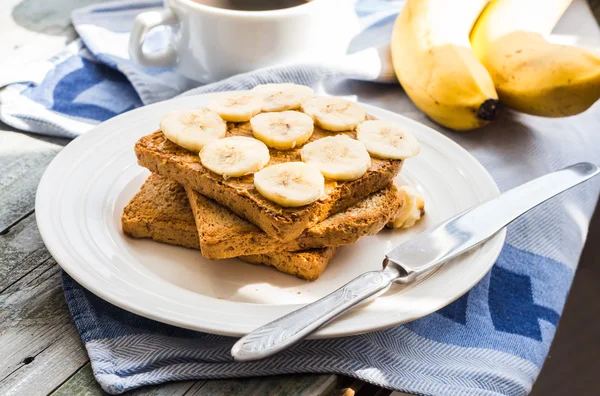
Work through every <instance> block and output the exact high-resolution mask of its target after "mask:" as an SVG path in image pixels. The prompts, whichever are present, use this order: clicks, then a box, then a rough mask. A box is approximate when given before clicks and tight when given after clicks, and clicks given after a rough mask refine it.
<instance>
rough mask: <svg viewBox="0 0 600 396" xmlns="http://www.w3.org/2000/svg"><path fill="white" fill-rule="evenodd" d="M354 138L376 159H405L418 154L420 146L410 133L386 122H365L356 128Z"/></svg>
mask: <svg viewBox="0 0 600 396" xmlns="http://www.w3.org/2000/svg"><path fill="white" fill-rule="evenodd" d="M356 131H357V134H356V138H357V139H358V140H359V141H361V142H362V144H364V145H365V147H366V148H367V151H368V152H369V153H370V154H371V155H372V156H373V157H377V158H383V159H406V158H409V157H414V156H415V155H417V154H419V151H420V145H419V141H418V140H417V138H416V137H415V136H414V135H413V134H412V132H410V131H408V130H405V129H401V128H400V127H398V126H397V125H394V124H392V123H391V122H388V121H365V122H363V123H362V124H360V125H359V126H358V128H357V130H356Z"/></svg>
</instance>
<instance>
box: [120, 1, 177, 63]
mask: <svg viewBox="0 0 600 396" xmlns="http://www.w3.org/2000/svg"><path fill="white" fill-rule="evenodd" d="M176 23H177V17H176V16H175V14H173V12H172V11H171V10H169V9H164V10H161V11H148V12H142V13H141V14H139V15H138V16H137V17H136V18H135V21H134V22H133V28H132V30H131V35H130V36H129V56H130V57H131V59H132V60H133V61H134V62H135V63H137V64H139V65H141V66H155V67H169V66H173V65H174V64H175V61H176V60H177V51H176V50H175V48H174V47H173V45H172V44H169V45H168V46H167V47H166V48H164V49H162V50H160V51H158V52H152V53H146V52H144V50H143V49H142V47H143V45H144V41H145V40H146V36H147V35H148V32H149V31H150V30H151V29H152V28H155V27H157V26H160V25H174V24H176Z"/></svg>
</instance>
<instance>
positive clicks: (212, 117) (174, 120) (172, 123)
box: [160, 109, 227, 153]
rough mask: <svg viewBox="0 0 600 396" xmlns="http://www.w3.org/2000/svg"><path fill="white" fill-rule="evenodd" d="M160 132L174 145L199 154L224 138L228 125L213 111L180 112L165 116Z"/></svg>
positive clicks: (161, 122)
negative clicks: (212, 143)
mask: <svg viewBox="0 0 600 396" xmlns="http://www.w3.org/2000/svg"><path fill="white" fill-rule="evenodd" d="M160 130H161V131H162V133H163V134H164V135H165V136H166V137H167V139H169V140H170V141H172V142H173V143H175V144H177V145H179V146H181V147H183V148H186V149H188V150H190V151H194V152H196V153H198V152H200V150H202V147H204V145H206V144H207V143H209V142H211V141H213V140H216V139H221V138H222V137H224V136H225V133H226V132H227V124H226V123H225V121H223V119H221V117H219V115H218V114H217V113H215V112H214V111H212V110H208V109H195V110H180V111H173V112H171V113H168V114H167V115H165V116H164V117H163V119H162V120H161V121H160Z"/></svg>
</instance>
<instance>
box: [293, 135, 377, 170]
mask: <svg viewBox="0 0 600 396" xmlns="http://www.w3.org/2000/svg"><path fill="white" fill-rule="evenodd" d="M300 155H301V156H302V161H304V162H306V163H308V164H314V165H316V166H317V167H318V168H319V170H320V171H321V173H322V174H323V176H325V177H326V178H328V179H333V180H354V179H358V178H359V177H361V176H362V175H364V174H365V172H366V171H367V169H369V167H370V166H371V157H370V156H369V153H368V152H367V150H366V149H365V146H363V144H362V143H361V142H359V141H357V140H354V139H352V138H350V137H348V136H346V135H337V136H329V137H326V138H322V139H319V140H315V141H314V142H310V143H308V144H307V145H306V146H304V147H302V150H301V151H300Z"/></svg>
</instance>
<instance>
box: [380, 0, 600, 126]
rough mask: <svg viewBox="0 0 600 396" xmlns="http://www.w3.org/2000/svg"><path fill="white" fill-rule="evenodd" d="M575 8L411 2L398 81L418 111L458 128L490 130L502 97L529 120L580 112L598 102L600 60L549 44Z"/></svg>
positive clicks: (537, 1) (509, 0) (548, 2)
mask: <svg viewBox="0 0 600 396" xmlns="http://www.w3.org/2000/svg"><path fill="white" fill-rule="evenodd" d="M488 3H489V4H488ZM570 3H571V0H492V1H491V2H490V1H489V0H463V1H459V2H453V3H452V4H449V3H448V2H446V1H444V0H408V1H407V3H406V6H405V8H404V10H403V11H402V12H401V13H400V15H399V16H398V19H397V20H396V24H395V26H394V31H393V35H392V42H391V54H392V61H393V65H394V70H395V72H396V76H397V77H398V80H399V81H400V83H401V84H402V86H403V87H404V89H405V91H406V93H407V94H408V96H409V97H410V98H411V99H412V100H413V102H414V103H415V104H416V105H417V107H419V108H420V109H421V110H422V111H423V112H424V113H426V114H427V115H428V116H429V117H430V118H431V119H433V120H434V121H436V122H437V123H439V124H441V125H443V126H445V127H448V128H451V129H455V130H469V129H474V128H477V127H481V126H483V125H486V124H487V123H488V122H489V121H491V120H492V119H493V117H494V115H495V113H496V107H497V103H498V101H497V99H498V98H499V100H500V102H502V103H503V104H505V105H506V106H508V107H510V108H513V109H515V110H518V111H521V112H525V113H528V114H534V115H540V116H546V117H560V116H568V115H574V114H578V113H580V112H582V111H584V110H586V109H587V108H589V107H590V106H591V105H592V104H593V103H594V102H596V101H597V100H598V99H599V98H600V54H598V53H596V52H593V51H590V50H586V49H582V48H577V47H571V46H565V45H557V44H552V43H550V42H548V41H547V40H546V38H545V36H547V35H548V34H549V33H550V32H551V30H552V29H553V27H554V25H555V24H556V22H557V21H558V19H559V18H560V17H561V16H562V14H563V13H564V11H565V10H566V8H567V7H568V6H569V4H570Z"/></svg>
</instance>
